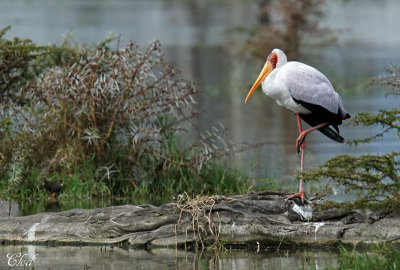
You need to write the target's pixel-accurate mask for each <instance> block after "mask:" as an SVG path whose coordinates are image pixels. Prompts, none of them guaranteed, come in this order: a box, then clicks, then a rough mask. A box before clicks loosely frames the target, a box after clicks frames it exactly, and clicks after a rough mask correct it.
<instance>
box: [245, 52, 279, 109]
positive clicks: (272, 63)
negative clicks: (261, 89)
mask: <svg viewBox="0 0 400 270" xmlns="http://www.w3.org/2000/svg"><path fill="white" fill-rule="evenodd" d="M277 63H278V55H277V54H276V52H274V51H273V52H272V53H270V55H268V58H267V62H266V63H265V65H264V67H263V69H262V70H261V72H260V75H258V78H257V80H256V81H255V83H254V84H253V87H251V89H250V91H249V93H248V94H247V97H246V100H245V101H244V103H247V100H248V99H249V98H250V96H251V95H252V94H253V93H254V91H255V90H256V89H257V87H258V86H259V85H260V84H261V82H262V81H264V80H265V78H267V76H268V75H269V74H270V73H271V71H273V70H274V69H275V68H276V64H277Z"/></svg>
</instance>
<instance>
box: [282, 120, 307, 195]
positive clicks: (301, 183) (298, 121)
mask: <svg viewBox="0 0 400 270" xmlns="http://www.w3.org/2000/svg"><path fill="white" fill-rule="evenodd" d="M296 118H297V126H298V127H299V133H300V135H301V134H304V132H305V131H303V127H302V125H301V119H300V115H299V114H296ZM306 131H307V130H306ZM310 132H311V131H310ZM310 132H308V133H310ZM308 133H306V134H305V135H307V134H308ZM305 135H304V137H303V138H302V139H301V141H300V145H299V147H301V163H300V164H301V165H300V170H301V174H300V186H299V193H295V194H292V195H290V196H288V197H287V198H286V199H287V200H289V199H292V198H296V197H299V198H300V199H301V202H302V203H304V189H303V170H304V151H305V149H306V141H305ZM299 137H300V136H299ZM297 140H298V139H297ZM296 146H297V141H296Z"/></svg>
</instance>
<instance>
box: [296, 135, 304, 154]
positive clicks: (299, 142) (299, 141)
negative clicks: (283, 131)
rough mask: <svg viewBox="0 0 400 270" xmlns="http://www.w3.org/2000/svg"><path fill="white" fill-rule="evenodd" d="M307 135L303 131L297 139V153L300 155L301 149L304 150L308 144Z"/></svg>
mask: <svg viewBox="0 0 400 270" xmlns="http://www.w3.org/2000/svg"><path fill="white" fill-rule="evenodd" d="M306 135H307V133H306V132H305V131H302V132H301V133H300V135H299V137H297V139H296V149H297V153H300V147H301V148H304V147H305V144H306V141H305V140H306Z"/></svg>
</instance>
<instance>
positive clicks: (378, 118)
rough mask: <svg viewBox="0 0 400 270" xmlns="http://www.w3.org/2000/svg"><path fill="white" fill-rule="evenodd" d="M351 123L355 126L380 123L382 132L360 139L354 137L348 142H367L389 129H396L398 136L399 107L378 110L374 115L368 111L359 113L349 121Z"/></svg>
mask: <svg viewBox="0 0 400 270" xmlns="http://www.w3.org/2000/svg"><path fill="white" fill-rule="evenodd" d="M351 123H352V124H353V125H357V126H360V125H362V126H366V127H368V126H373V125H380V126H381V127H382V132H379V133H377V134H375V135H373V136H370V137H367V138H361V139H355V140H351V141H348V142H347V143H349V144H356V145H357V144H358V143H368V142H370V141H371V140H373V139H376V138H378V137H382V136H383V135H384V134H385V133H387V132H389V131H391V130H397V134H398V136H399V137H400V109H392V110H384V109H382V110H379V113H378V114H376V115H370V114H369V113H359V114H357V115H356V116H355V117H354V118H353V119H352V121H351Z"/></svg>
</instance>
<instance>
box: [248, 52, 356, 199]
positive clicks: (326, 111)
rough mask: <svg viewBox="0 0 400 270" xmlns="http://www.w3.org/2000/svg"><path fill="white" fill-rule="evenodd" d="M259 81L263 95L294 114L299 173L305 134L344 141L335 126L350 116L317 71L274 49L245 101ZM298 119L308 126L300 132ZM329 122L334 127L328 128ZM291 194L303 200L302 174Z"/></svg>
mask: <svg viewBox="0 0 400 270" xmlns="http://www.w3.org/2000/svg"><path fill="white" fill-rule="evenodd" d="M260 84H261V85H262V89H263V92H264V93H265V94H266V95H268V96H270V97H271V98H273V99H275V101H276V103H278V105H280V106H283V107H285V108H287V109H289V110H291V111H292V112H294V113H295V114H296V117H297V124H298V127H299V133H300V135H299V137H298V138H297V140H296V148H297V149H298V151H299V149H300V147H301V150H302V151H301V175H303V167H304V151H305V147H306V143H305V137H306V135H307V134H308V133H310V132H312V131H314V130H319V131H320V132H322V133H323V134H325V135H326V136H328V137H329V138H331V139H332V140H334V141H337V142H344V139H343V138H342V137H341V136H340V135H339V128H338V125H340V124H342V120H343V119H347V118H350V115H349V114H348V113H347V112H346V110H345V109H344V107H343V104H342V101H341V99H340V97H339V95H338V93H336V92H335V90H334V89H333V87H332V84H331V83H330V81H329V80H328V79H327V78H326V77H325V75H324V74H322V73H321V72H320V71H318V70H317V69H315V68H313V67H311V66H308V65H306V64H303V63H300V62H295V61H293V62H288V61H287V58H286V55H285V53H284V52H283V51H281V50H279V49H274V50H273V51H272V52H271V54H270V55H269V56H268V59H267V62H266V63H265V65H264V67H263V69H262V70H261V73H260V75H259V76H258V78H257V80H256V81H255V83H254V85H253V87H252V88H251V89H250V91H249V93H248V95H247V97H246V100H245V103H247V101H248V99H249V98H250V96H251V95H252V94H253V93H254V91H255V90H256V89H257V87H258V86H259V85H260ZM300 118H301V119H303V120H304V121H305V122H306V123H308V124H309V125H310V126H312V128H310V129H308V130H304V131H303V128H302V124H301V120H300ZM330 125H332V127H333V128H334V129H331V128H330V127H329V126H330ZM293 197H300V198H301V200H302V201H304V191H303V179H302V177H301V178H300V190H299V193H297V194H294V195H292V196H289V198H293Z"/></svg>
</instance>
